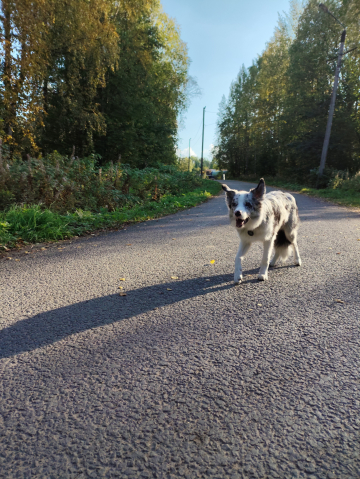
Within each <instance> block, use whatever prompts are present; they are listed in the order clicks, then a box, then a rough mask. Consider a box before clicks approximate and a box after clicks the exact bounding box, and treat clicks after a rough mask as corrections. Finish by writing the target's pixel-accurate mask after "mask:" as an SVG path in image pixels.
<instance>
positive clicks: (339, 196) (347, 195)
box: [241, 178, 360, 208]
mask: <svg viewBox="0 0 360 479" xmlns="http://www.w3.org/2000/svg"><path fill="white" fill-rule="evenodd" d="M241 181H248V182H252V183H257V182H258V181H259V178H246V179H241ZM265 182H266V184H267V185H268V186H275V187H278V188H283V189H286V190H291V191H294V192H298V193H302V194H305V195H308V196H315V197H317V198H323V199H324V200H329V201H332V202H334V203H337V204H339V205H343V206H351V207H354V208H360V193H359V192H358V191H354V190H345V189H340V188H339V189H332V188H322V189H319V190H318V189H316V188H309V187H308V186H305V185H301V184H299V183H294V182H293V181H286V180H281V179H277V178H269V179H268V180H266V178H265Z"/></svg>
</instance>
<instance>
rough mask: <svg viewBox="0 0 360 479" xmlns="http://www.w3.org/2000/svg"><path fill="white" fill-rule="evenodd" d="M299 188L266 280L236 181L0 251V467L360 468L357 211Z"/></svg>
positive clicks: (142, 470) (53, 472) (34, 472)
mask: <svg viewBox="0 0 360 479" xmlns="http://www.w3.org/2000/svg"><path fill="white" fill-rule="evenodd" d="M227 183H228V184H229V186H232V187H234V186H237V187H240V183H239V182H231V181H229V182H227ZM241 186H242V187H245V186H249V185H246V184H241ZM296 197H297V201H298V205H299V208H300V216H301V220H302V224H301V227H300V233H299V248H300V254H301V258H302V260H303V266H302V267H301V268H299V267H293V266H292V265H291V264H286V265H283V266H278V267H276V268H275V269H273V270H270V272H269V280H268V281H267V282H258V281H257V273H258V269H259V265H260V260H261V248H260V245H259V246H257V245H256V246H253V247H252V249H250V252H249V254H248V256H247V257H246V258H245V260H244V262H243V270H244V275H245V277H244V282H243V283H241V284H240V285H237V286H235V285H233V283H232V278H233V271H234V257H235V254H236V250H237V246H238V242H237V235H236V232H235V231H233V230H232V229H231V228H230V226H229V225H228V218H227V210H226V206H225V201H224V197H223V195H221V196H220V197H217V198H214V199H212V200H211V201H209V202H208V203H206V204H203V205H200V206H198V207H196V208H193V209H191V210H188V211H184V212H180V213H177V214H175V215H172V216H168V217H165V218H162V219H160V220H158V221H156V220H154V221H148V222H146V223H141V224H138V225H133V226H131V227H127V228H126V230H121V231H118V232H114V233H109V234H106V235H102V236H97V237H89V238H79V239H77V240H74V241H73V242H71V243H70V242H65V243H63V244H61V245H60V246H62V247H63V249H58V248H59V245H55V246H51V247H48V248H47V249H46V250H41V249H40V248H39V247H35V248H34V249H33V250H32V251H35V252H33V253H31V254H27V255H26V254H24V253H22V254H20V255H19V256H16V257H15V256H14V259H13V260H11V261H7V260H1V261H0V287H1V290H0V294H1V304H0V327H1V329H0V394H1V395H0V477H1V478H6V479H10V478H26V479H28V478H73V479H74V478H77V479H82V478H108V477H109V478H112V477H120V478H128V477H129V478H132V477H134V478H135V477H141V478H150V477H151V478H178V477H184V478H190V479H192V478H198V477H199V478H202V477H211V478H219V479H224V478H233V479H235V478H267V477H274V478H291V477H294V478H296V477H301V478H309V479H310V478H311V479H314V478H318V479H320V478H328V479H331V478H334V479H335V478H336V479H340V478H341V479H345V478H347V479H349V478H358V477H360V429H359V428H360V380H359V378H360V374H359V370H360V367H359V366H360V354H359V353H360V328H359V320H360V301H359V299H360V298H359V265H360V255H359V252H360V242H359V239H360V215H359V213H358V212H354V211H350V210H348V209H346V208H342V207H339V206H334V205H331V204H329V203H326V202H323V201H321V200H317V199H312V198H308V197H305V196H301V195H296ZM28 251H30V249H29V250H28ZM15 259H20V261H15ZM211 260H215V263H214V264H210V261H211ZM172 276H175V277H177V278H178V279H172V278H171V277H172ZM120 278H125V281H120V280H119V279H120ZM118 286H122V287H123V289H122V290H120V289H118ZM119 292H126V293H127V295H126V296H120V295H119ZM336 300H340V301H342V302H336Z"/></svg>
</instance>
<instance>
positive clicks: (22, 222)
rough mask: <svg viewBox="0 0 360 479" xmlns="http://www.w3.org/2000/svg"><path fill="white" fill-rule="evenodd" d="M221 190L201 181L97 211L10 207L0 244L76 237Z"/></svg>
mask: <svg viewBox="0 0 360 479" xmlns="http://www.w3.org/2000/svg"><path fill="white" fill-rule="evenodd" d="M220 190H221V185H220V184H219V183H217V182H216V181H210V180H203V182H202V186H200V187H199V188H196V189H195V190H193V191H190V192H188V193H184V194H182V195H178V196H174V195H166V196H163V197H162V198H161V200H160V201H149V202H147V203H145V204H142V205H138V206H135V207H124V208H119V209H116V210H115V211H112V212H109V211H108V210H107V209H105V208H103V209H102V210H101V211H100V212H99V213H93V212H91V211H82V210H77V211H76V212H75V213H71V214H67V215H61V214H59V213H56V212H53V211H51V210H49V209H44V208H42V207H41V206H40V205H35V206H13V207H11V208H10V209H9V210H7V211H5V212H0V245H1V246H3V247H4V246H6V247H12V246H14V245H15V244H16V243H19V242H21V241H24V242H25V243H39V242H45V241H57V240H62V239H65V238H71V237H73V236H80V235H83V234H86V233H90V232H91V231H96V230H100V229H107V228H117V227H120V226H121V225H123V224H128V223H136V222H139V221H145V220H149V219H153V218H160V217H161V216H165V215H168V214H171V213H175V212H176V211H178V210H182V209H185V208H191V207H192V206H196V205H198V204H199V203H202V202H204V201H206V200H208V199H209V198H211V196H213V195H216V194H218V193H219V191H220Z"/></svg>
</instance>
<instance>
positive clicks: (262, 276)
mask: <svg viewBox="0 0 360 479" xmlns="http://www.w3.org/2000/svg"><path fill="white" fill-rule="evenodd" d="M267 279H268V275H267V273H266V274H259V276H258V280H259V281H267Z"/></svg>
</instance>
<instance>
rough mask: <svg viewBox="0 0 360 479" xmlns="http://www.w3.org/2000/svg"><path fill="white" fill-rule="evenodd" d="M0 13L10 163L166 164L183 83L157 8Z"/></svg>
mask: <svg viewBox="0 0 360 479" xmlns="http://www.w3.org/2000/svg"><path fill="white" fill-rule="evenodd" d="M0 10H1V13H2V15H0V28H1V29H2V35H1V38H0V52H1V54H2V57H3V58H4V62H2V64H1V66H0V120H2V121H0V136H1V138H2V139H3V143H4V144H5V145H8V146H9V147H10V153H11V156H12V157H16V156H17V157H19V156H21V155H22V156H23V158H25V157H26V154H31V155H32V156H35V155H39V154H42V155H46V154H49V153H51V152H52V151H54V150H56V151H59V152H60V153H61V154H64V155H65V154H67V155H68V154H70V153H71V151H73V156H74V155H75V154H76V155H77V156H79V157H83V156H89V155H90V154H92V153H94V152H95V151H96V152H97V153H99V154H101V157H102V158H103V159H104V160H103V161H104V162H109V161H113V162H116V161H118V159H119V157H120V156H121V160H122V163H127V164H130V165H131V166H132V167H138V168H144V167H147V166H154V165H155V164H156V163H157V162H158V161H159V158H161V160H162V161H161V162H162V163H165V164H175V161H176V158H175V144H176V135H177V117H178V115H179V113H180V112H181V111H182V110H183V109H184V108H185V107H186V106H187V98H186V96H187V92H188V90H189V89H188V88H187V86H188V85H189V83H191V78H190V77H188V67H189V59H188V55H187V48H186V44H185V43H184V42H182V40H181V38H180V33H179V28H178V26H177V25H176V23H175V22H174V21H173V20H171V19H170V18H168V17H167V15H166V14H165V13H164V12H162V9H161V4H160V2H159V0H126V1H125V2H118V1H116V0H72V1H70V2H69V1H66V0H47V1H44V0H34V1H32V2H29V1H27V0H4V1H3V2H1V6H0Z"/></svg>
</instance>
